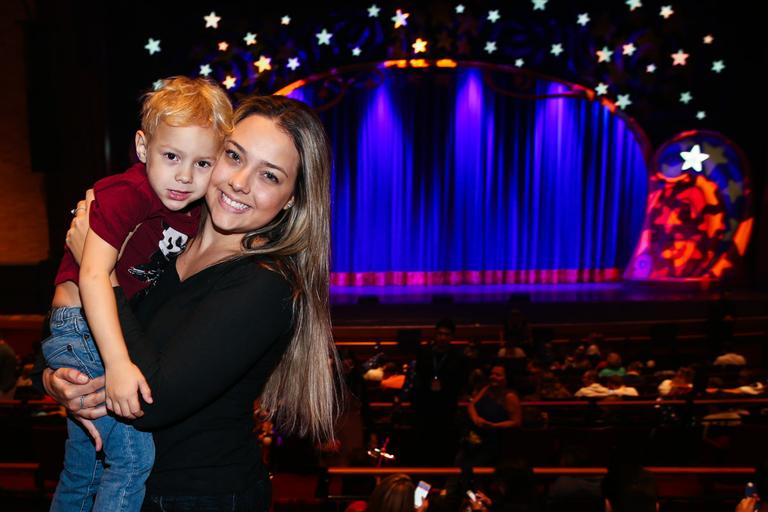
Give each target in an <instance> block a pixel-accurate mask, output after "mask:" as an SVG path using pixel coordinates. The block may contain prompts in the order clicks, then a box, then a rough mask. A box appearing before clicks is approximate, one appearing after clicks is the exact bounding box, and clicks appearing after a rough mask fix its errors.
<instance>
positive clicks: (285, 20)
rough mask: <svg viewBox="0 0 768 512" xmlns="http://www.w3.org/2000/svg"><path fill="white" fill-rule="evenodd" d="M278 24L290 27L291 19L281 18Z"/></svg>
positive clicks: (288, 17) (287, 17)
mask: <svg viewBox="0 0 768 512" xmlns="http://www.w3.org/2000/svg"><path fill="white" fill-rule="evenodd" d="M280 24H281V25H290V24H291V17H290V16H287V15H286V16H283V17H282V18H280Z"/></svg>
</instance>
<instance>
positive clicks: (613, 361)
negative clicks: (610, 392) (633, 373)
mask: <svg viewBox="0 0 768 512" xmlns="http://www.w3.org/2000/svg"><path fill="white" fill-rule="evenodd" d="M626 373H627V372H626V370H625V369H624V367H623V366H622V365H621V356H620V355H619V354H618V352H611V353H610V354H608V357H606V358H605V367H604V368H603V369H601V370H600V373H599V374H598V377H600V378H601V379H607V378H608V377H613V376H614V375H618V376H619V377H623V376H624V375H625V374H626Z"/></svg>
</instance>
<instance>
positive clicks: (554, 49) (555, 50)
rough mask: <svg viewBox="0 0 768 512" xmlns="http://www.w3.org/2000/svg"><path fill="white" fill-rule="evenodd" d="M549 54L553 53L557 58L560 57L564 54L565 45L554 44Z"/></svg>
mask: <svg viewBox="0 0 768 512" xmlns="http://www.w3.org/2000/svg"><path fill="white" fill-rule="evenodd" d="M549 53H551V54H552V55H554V56H555V57H559V56H560V54H561V53H563V45H562V44H560V43H556V44H553V45H552V47H551V48H550V49H549Z"/></svg>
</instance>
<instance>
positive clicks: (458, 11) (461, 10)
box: [456, 4, 464, 14]
mask: <svg viewBox="0 0 768 512" xmlns="http://www.w3.org/2000/svg"><path fill="white" fill-rule="evenodd" d="M456 14H464V5H462V4H459V5H457V6H456Z"/></svg>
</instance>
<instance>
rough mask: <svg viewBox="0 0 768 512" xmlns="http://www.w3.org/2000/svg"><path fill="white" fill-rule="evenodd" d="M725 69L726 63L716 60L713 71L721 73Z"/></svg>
mask: <svg viewBox="0 0 768 512" xmlns="http://www.w3.org/2000/svg"><path fill="white" fill-rule="evenodd" d="M724 69H725V63H724V62H723V61H721V60H716V61H715V62H713V63H712V71H714V72H715V73H720V72H721V71H722V70H724Z"/></svg>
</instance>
